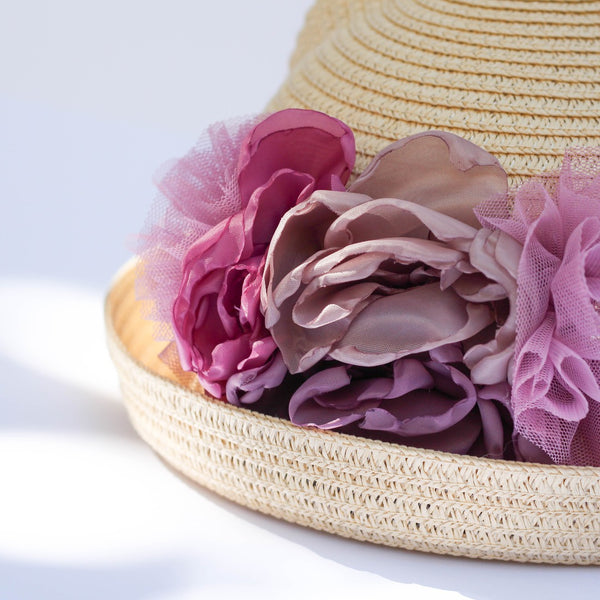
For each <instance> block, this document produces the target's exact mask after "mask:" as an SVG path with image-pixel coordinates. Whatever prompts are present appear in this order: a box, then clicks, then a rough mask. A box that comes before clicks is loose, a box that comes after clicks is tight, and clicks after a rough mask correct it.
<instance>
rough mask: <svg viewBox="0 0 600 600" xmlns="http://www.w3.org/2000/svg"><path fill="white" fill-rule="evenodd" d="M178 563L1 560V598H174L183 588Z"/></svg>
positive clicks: (99, 599) (88, 599)
mask: <svg viewBox="0 0 600 600" xmlns="http://www.w3.org/2000/svg"><path fill="white" fill-rule="evenodd" d="M181 565H182V561H181V560H175V559H170V560H165V561H162V562H160V561H159V562H148V563H140V564H113V565H110V564H108V565H87V566H86V565H64V564H52V563H48V564H45V563H36V562H33V561H32V562H25V561H24V562H20V561H14V560H10V559H3V558H2V557H0V582H2V584H1V588H0V591H1V593H2V598H6V599H7V600H32V599H34V598H36V599H40V600H42V599H49V598H56V599H59V598H60V600H110V599H113V598H123V599H125V598H127V600H143V599H147V598H161V597H164V598H167V597H175V596H176V595H177V594H178V593H179V592H180V591H181V590H182V589H185V587H186V583H185V581H186V579H187V578H186V577H185V573H183V572H182V567H181Z"/></svg>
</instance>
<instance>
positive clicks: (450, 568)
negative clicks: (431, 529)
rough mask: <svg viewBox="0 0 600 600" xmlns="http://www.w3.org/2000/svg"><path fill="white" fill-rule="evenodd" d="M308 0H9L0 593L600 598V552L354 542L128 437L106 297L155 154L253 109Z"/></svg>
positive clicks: (3, 114)
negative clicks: (261, 507) (499, 554)
mask: <svg viewBox="0 0 600 600" xmlns="http://www.w3.org/2000/svg"><path fill="white" fill-rule="evenodd" d="M308 6H309V0H293V1H292V0H252V1H248V0H240V1H234V0H221V1H220V2H218V3H217V2H206V1H205V0H194V1H192V0H177V1H166V0H165V1H143V2H142V1H139V2H134V1H131V0H130V1H123V0H121V1H116V0H103V1H102V2H81V1H79V2H77V1H75V0H72V1H68V0H53V1H48V2H44V1H43V0H37V1H35V0H33V1H32V0H29V1H27V0H26V1H22V0H21V1H19V2H13V3H8V2H3V3H2V6H1V7H0V192H1V195H0V207H1V211H0V219H1V221H0V222H1V234H0V599H1V600H5V599H7V600H20V599H28V600H29V599H61V600H70V599H78V600H79V599H103V600H104V599H106V600H108V599H119V600H120V599H127V600H142V599H146V598H147V599H156V600H158V599H192V598H193V599H196V598H208V599H210V598H229V597H232V598H257V599H258V598H261V599H267V598H300V597H303V598H304V597H306V596H310V597H313V598H317V599H318V598H322V597H333V598H336V597H344V598H359V597H360V598H364V597H367V598H388V597H390V598H391V597H402V598H408V599H412V598H415V599H430V598H434V599H458V598H472V599H491V600H504V599H506V598H511V599H515V600H518V599H525V598H527V599H529V600H533V599H536V598H544V599H552V598H564V597H566V596H571V597H574V598H597V597H598V593H599V592H598V583H599V582H600V570H599V569H597V568H578V567H547V566H535V565H515V564H506V563H493V562H492V563H490V562H483V561H473V560H467V559H456V558H449V557H438V556H429V555H424V554H419V553H411V552H405V551H400V550H393V549H388V548H382V547H377V546H372V545H368V544H361V543H358V542H352V541H348V540H342V539H338V538H336V537H334V536H330V535H326V534H321V533H318V532H314V531H310V530H307V529H303V528H300V527H297V526H293V525H289V524H287V523H283V522H279V521H276V520H274V519H271V518H268V517H264V516H262V515H258V514H255V513H253V512H251V511H248V510H246V509H243V508H240V507H238V506H236V505H234V504H232V503H230V502H228V501H225V500H222V499H220V498H219V497H217V496H215V495H213V494H211V493H209V492H206V491H203V490H202V489H199V488H196V487H192V486H191V485H189V484H187V483H185V482H184V481H183V480H181V479H180V478H179V477H178V476H177V475H176V474H174V473H173V472H172V471H170V470H169V469H168V468H167V467H166V466H165V465H164V464H163V463H162V462H161V461H160V460H159V459H158V458H157V456H156V455H154V454H153V453H152V452H151V451H150V450H149V449H148V448H147V447H146V446H145V445H144V444H143V443H142V442H141V441H140V440H139V439H138V438H137V436H136V435H135V433H134V432H133V430H132V428H131V426H130V425H129V422H128V420H127V417H126V414H125V412H124V409H123V407H122V406H121V404H120V400H119V393H118V388H117V382H116V377H115V374H114V372H113V369H112V366H111V364H110V362H109V360H108V357H107V355H106V351H105V348H104V333H103V323H102V300H103V295H104V292H105V290H106V288H107V286H108V284H109V280H110V277H111V276H112V274H113V272H114V271H116V270H117V268H118V267H119V266H120V264H121V263H122V262H124V261H125V260H126V259H127V257H128V256H129V250H128V247H127V243H128V240H130V239H131V237H132V236H133V235H134V234H135V232H136V231H137V230H138V229H139V228H140V227H141V224H142V222H143V219H144V217H145V213H146V211H147V209H148V207H149V205H150V202H151V200H152V197H153V188H152V184H151V177H152V173H153V172H154V171H155V169H156V168H157V167H158V166H159V165H160V164H161V163H162V162H163V161H165V160H167V159H169V158H171V157H173V156H179V155H181V154H183V153H185V151H186V150H187V148H188V147H189V146H191V145H192V144H193V142H194V141H195V139H196V137H197V136H198V135H199V134H200V132H201V130H202V129H203V128H204V127H205V126H206V125H207V124H209V123H210V122H212V121H215V120H218V119H222V118H228V117H232V116H237V115H243V114H248V113H255V112H258V111H260V110H261V109H262V108H263V107H264V105H265V104H266V102H267V101H268V99H269V98H270V97H271V96H272V95H273V94H274V92H275V90H276V88H277V86H278V84H279V83H280V82H281V81H282V80H283V78H284V75H285V72H286V68H287V67H286V65H287V59H288V56H289V54H290V52H291V50H292V48H293V45H294V38H295V35H296V33H297V32H298V30H299V29H300V27H301V25H302V22H303V16H304V14H305V11H306V9H307V8H308Z"/></svg>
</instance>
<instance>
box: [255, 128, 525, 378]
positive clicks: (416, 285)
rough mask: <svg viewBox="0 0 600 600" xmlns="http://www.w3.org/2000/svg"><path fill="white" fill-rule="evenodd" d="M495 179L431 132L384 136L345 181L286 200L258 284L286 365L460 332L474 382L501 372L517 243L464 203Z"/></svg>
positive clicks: (406, 349) (497, 178) (507, 350)
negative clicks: (342, 186) (343, 187)
mask: <svg viewBox="0 0 600 600" xmlns="http://www.w3.org/2000/svg"><path fill="white" fill-rule="evenodd" d="M506 189H507V181H506V174H505V173H504V171H503V170H502V168H501V167H500V166H499V164H498V163H497V161H496V160H495V159H494V158H493V157H492V156H491V155H489V154H488V153H487V152H484V151H483V150H482V149H480V148H478V147H477V146H474V145H473V144H471V143H470V142H467V141H466V140H463V139H461V138H458V137H457V136H454V135H452V134H446V133H438V132H432V133H428V134H422V135H418V136H413V137H411V138H407V139H405V140H401V141H400V142H397V143H395V144H392V145H391V146H390V147H389V148H387V149H386V150H384V151H383V152H382V153H381V154H380V155H378V156H377V157H376V158H375V159H374V161H373V163H372V165H371V166H370V167H369V168H368V169H367V170H366V171H365V173H364V174H363V175H362V176H361V177H359V179H358V180H357V181H356V183H355V184H354V185H353V186H352V187H351V188H350V192H345V193H344V192H342V193H340V192H335V191H334V192H327V191H325V192H316V193H314V194H313V195H312V196H311V197H310V198H309V199H308V200H307V201H306V202H304V203H303V204H301V205H298V206H296V207H294V208H293V209H292V210H290V211H289V212H288V213H287V214H286V215H285V216H284V217H283V219H282V221H281V223H280V225H279V227H278V228H277V231H276V232H275V234H274V236H273V241H272V242H271V246H270V249H269V253H268V257H267V264H266V268H265V275H264V284H263V290H262V308H263V311H264V313H265V323H266V326H267V328H268V329H269V330H270V331H271V334H272V335H273V338H274V339H275V341H276V343H277V345H278V347H279V348H280V349H281V352H282V355H283V359H284V361H285V363H286V365H287V366H288V368H289V370H290V372H292V373H294V372H302V371H306V370H307V369H309V368H311V367H312V366H314V365H315V364H316V363H317V362H318V361H319V360H321V359H324V358H326V357H328V358H331V359H335V360H337V361H340V362H342V363H346V364H351V365H358V366H375V365H382V364H385V363H390V362H392V361H395V360H397V359H400V358H404V357H408V356H411V355H413V354H417V353H421V352H426V351H429V350H433V349H435V348H438V347H440V346H445V345H447V344H451V343H455V342H465V347H467V348H468V351H467V352H466V354H465V363H466V364H467V366H468V367H469V368H470V369H471V370H472V378H473V381H474V382H475V383H477V384H486V385H491V384H497V383H500V382H503V381H505V380H506V378H507V372H508V370H509V364H510V357H511V356H512V344H513V341H514V316H513V304H514V299H515V294H516V285H515V278H516V271H517V264H518V260H519V255H520V251H521V247H520V245H519V244H518V243H516V242H515V241H514V240H513V239H512V238H511V237H510V236H508V235H505V234H504V233H502V232H500V231H496V232H492V231H491V230H487V229H477V228H476V227H474V226H473V225H474V224H476V223H477V219H476V217H475V215H474V213H473V207H474V206H475V205H477V204H478V203H479V202H481V201H482V200H484V199H485V198H487V197H488V196H489V195H493V194H498V193H504V192H506ZM358 192H361V193H358ZM367 194H368V195H367ZM372 195H376V196H378V197H379V196H382V197H380V198H378V199H372ZM450 215H452V216H450ZM307 233H309V234H308V235H307Z"/></svg>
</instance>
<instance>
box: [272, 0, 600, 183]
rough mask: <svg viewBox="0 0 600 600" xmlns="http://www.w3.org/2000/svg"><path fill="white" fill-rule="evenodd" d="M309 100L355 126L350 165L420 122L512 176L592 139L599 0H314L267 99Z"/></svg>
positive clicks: (553, 161)
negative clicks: (286, 68) (462, 141)
mask: <svg viewBox="0 0 600 600" xmlns="http://www.w3.org/2000/svg"><path fill="white" fill-rule="evenodd" d="M290 106H299V107H302V108H312V109H315V110H321V111H323V112H327V113H329V114H331V115H333V116H335V117H337V118H339V119H342V120H343V121H345V122H346V123H348V125H350V127H352V129H353V130H354V132H355V134H356V138H357V146H358V152H359V155H358V160H357V170H361V169H363V168H364V167H365V166H366V165H367V164H368V162H369V161H370V159H371V158H372V157H373V156H374V155H375V154H376V153H377V152H378V151H379V150H381V148H383V147H384V146H385V145H386V144H388V143H389V142H391V141H393V140H395V139H398V138H402V137H405V136H407V135H412V134H414V133H418V132H420V131H423V130H427V129H443V130H446V131H451V132H453V133H456V134H458V135H460V136H463V137H465V138H467V139H469V140H471V141H473V142H474V143H476V144H478V145H480V146H483V147H484V148H485V149H486V150H488V151H489V152H491V153H493V154H494V155H496V156H497V157H498V159H499V160H500V162H501V163H502V164H503V166H504V168H505V169H506V170H507V172H508V173H509V174H510V175H511V178H512V180H513V182H515V181H518V180H519V179H522V178H524V177H525V176H529V175H531V174H534V173H539V172H541V171H547V170H550V169H552V168H554V167H556V166H557V164H558V163H559V162H560V159H561V157H562V156H563V154H564V151H565V150H566V149H567V148H568V147H572V146H584V145H600V2H598V1H596V0H592V1H586V0H545V1H543V2H528V1H522V0H333V1H332V0H320V1H317V2H316V4H315V5H314V6H313V8H312V9H311V11H310V12H309V14H308V16H307V19H306V23H305V26H304V29H303V31H302V32H301V34H300V36H299V38H298V45H297V48H296V51H295V53H294V55H293V57H292V61H291V70H290V74H289V76H288V78H287V80H286V81H285V83H284V84H283V86H282V88H281V89H280V90H279V92H278V94H277V95H276V96H275V98H274V99H273V100H272V102H271V104H270V107H269V108H271V109H281V108H285V107H290Z"/></svg>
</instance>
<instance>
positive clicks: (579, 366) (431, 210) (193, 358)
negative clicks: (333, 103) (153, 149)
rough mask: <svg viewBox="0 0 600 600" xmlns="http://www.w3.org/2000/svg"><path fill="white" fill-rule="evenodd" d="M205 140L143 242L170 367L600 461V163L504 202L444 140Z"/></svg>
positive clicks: (288, 398)
mask: <svg viewBox="0 0 600 600" xmlns="http://www.w3.org/2000/svg"><path fill="white" fill-rule="evenodd" d="M355 155H356V152H355V145H354V136H353V132H352V130H351V129H350V127H348V126H347V125H346V124H344V123H343V122H341V121H339V120H337V119H335V118H333V117H330V116H328V115H326V114H324V113H321V112H317V111H312V110H302V109H286V110H282V111H278V112H275V113H272V114H269V115H267V116H263V117H260V118H254V119H250V120H244V121H238V122H232V123H220V124H216V125H213V126H212V127H211V128H210V129H209V130H208V132H207V134H206V135H205V136H204V137H203V138H202V139H201V141H200V142H199V144H198V145H197V146H196V147H195V148H193V149H192V150H191V151H190V152H189V153H188V155H186V156H185V157H184V158H182V159H181V160H179V161H176V162H174V163H172V164H171V165H170V166H169V167H168V168H167V169H166V170H164V172H163V174H162V175H161V176H160V178H159V180H158V181H157V184H158V188H159V190H160V196H159V198H158V200H157V204H156V206H155V207H154V209H153V210H152V213H151V217H150V218H149V220H148V222H147V224H146V226H145V228H144V230H143V231H142V234H141V235H140V239H139V248H138V253H139V257H140V264H141V268H140V270H139V277H138V283H137V289H138V293H139V294H140V296H141V297H143V298H146V299H149V300H152V302H153V306H154V312H153V314H152V315H151V317H152V318H153V319H155V320H156V321H158V322H159V327H158V328H157V336H158V337H159V338H160V339H163V340H164V341H166V342H168V345H167V348H166V350H165V351H164V352H163V354H162V357H163V360H164V361H165V362H166V363H167V364H171V365H177V366H178V367H181V368H183V369H184V370H187V371H192V372H194V373H195V374H196V375H197V378H198V381H199V383H200V385H201V386H202V387H203V389H204V390H205V391H206V392H208V393H209V394H211V395H212V396H214V397H216V398H219V399H222V400H223V401H226V402H229V403H231V404H234V405H243V406H246V407H249V408H252V409H254V410H257V411H260V412H262V413H265V414H270V415H275V416H280V417H283V418H289V419H290V420H291V421H292V422H293V423H295V424H297V425H300V426H310V427H318V428H322V429H335V430H339V431H342V432H346V433H350V434H353V435H358V436H364V437H369V438H378V439H382V440H384V441H392V442H398V443H402V444H408V445H413V446H417V447H422V448H432V449H437V450H446V451H449V452H455V453H463V454H472V455H476V456H488V457H493V458H505V459H517V460H524V461H527V460H530V461H537V462H556V463H562V464H575V465H594V466H598V465H600V410H599V408H598V407H599V404H598V403H599V402H600V386H599V381H600V366H599V365H600V314H599V311H600V174H599V166H600V152H599V151H598V150H596V149H586V150H577V149H575V150H569V151H568V152H567V154H566V155H565V157H564V160H563V162H562V166H561V167H560V168H559V169H557V170H555V171H553V172H551V173H539V175H538V176H534V177H531V178H530V179H528V180H526V181H525V182H524V183H522V185H520V186H519V187H518V188H510V186H509V182H508V178H507V175H506V173H505V171H504V169H503V168H502V166H501V164H500V162H499V161H498V160H497V159H496V158H495V157H494V156H492V155H491V154H490V153H488V152H487V151H485V150H484V149H483V148H480V147H479V146H477V145H475V144H473V143H471V142H469V141H467V140H465V139H463V138H462V137H459V136H457V135H455V134H453V133H448V132H444V131H430V132H424V133H418V134H416V135H411V136H409V137H406V138H403V139H401V140H399V141H397V142H394V143H392V144H390V145H388V146H387V147H386V148H384V149H383V150H381V151H380V152H379V153H378V154H377V155H376V156H375V157H374V158H373V160H372V162H371V163H370V164H369V165H368V166H367V167H366V168H365V170H364V171H363V172H362V174H360V175H358V177H356V178H355V179H354V180H353V181H350V176H351V173H352V171H353V169H354V162H355Z"/></svg>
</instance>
